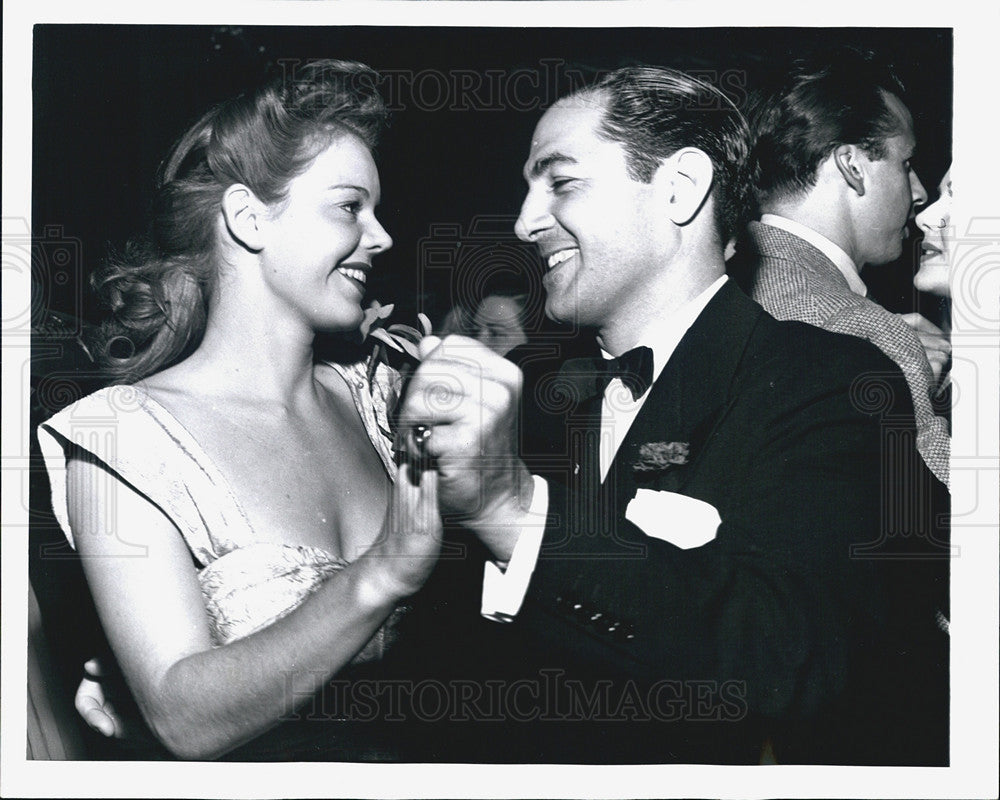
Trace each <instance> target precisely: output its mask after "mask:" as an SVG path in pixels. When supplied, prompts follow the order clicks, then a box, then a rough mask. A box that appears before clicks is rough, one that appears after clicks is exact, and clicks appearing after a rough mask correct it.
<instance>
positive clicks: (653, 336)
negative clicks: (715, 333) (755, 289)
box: [601, 275, 727, 383]
mask: <svg viewBox="0 0 1000 800" xmlns="http://www.w3.org/2000/svg"><path fill="white" fill-rule="evenodd" d="M726 280H727V278H726V276H725V275H720V276H719V277H718V278H717V279H716V280H715V281H714V282H713V283H712V285H711V286H709V287H708V288H707V289H705V290H704V291H703V292H702V293H701V294H699V295H698V296H697V297H694V298H693V299H691V300H689V301H688V302H687V303H685V304H684V305H683V306H681V307H680V308H678V309H677V310H676V311H674V312H673V313H671V314H668V315H666V316H660V317H656V318H654V319H652V320H650V321H649V322H647V323H646V325H645V327H643V329H642V330H641V331H640V333H639V338H638V339H637V340H636V343H635V346H636V347H638V346H640V345H646V346H647V347H649V348H651V349H652V351H653V382H654V383H655V382H656V379H657V378H658V377H659V375H660V373H661V372H662V371H663V368H664V367H665V366H666V365H667V361H669V360H670V356H672V355H673V353H674V350H675V349H676V348H677V344H678V343H679V342H680V340H681V339H683V338H684V334H685V333H687V331H688V328H690V327H691V326H692V325H693V324H694V321H695V320H696V319H698V317H699V316H700V314H701V312H702V311H704V310H705V306H707V305H708V303H709V301H710V300H711V299H712V298H713V297H715V295H716V294H717V293H718V291H719V289H721V288H722V287H723V286H724V285H725V283H726ZM601 355H602V356H603V357H604V358H611V357H612V356H611V354H610V353H608V352H606V351H604V350H603V349H602V350H601Z"/></svg>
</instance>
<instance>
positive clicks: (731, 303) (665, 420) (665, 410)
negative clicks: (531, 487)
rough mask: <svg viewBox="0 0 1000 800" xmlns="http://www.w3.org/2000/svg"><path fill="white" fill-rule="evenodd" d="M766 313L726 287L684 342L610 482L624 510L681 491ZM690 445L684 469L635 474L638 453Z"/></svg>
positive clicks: (629, 437)
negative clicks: (642, 495) (649, 491)
mask: <svg viewBox="0 0 1000 800" xmlns="http://www.w3.org/2000/svg"><path fill="white" fill-rule="evenodd" d="M762 313H763V311H762V309H761V308H760V306H758V305H757V304H756V303H754V302H753V301H752V300H750V299H749V298H748V297H747V296H746V295H745V294H743V292H742V291H740V289H739V288H738V287H737V286H736V285H735V283H734V282H733V281H731V280H730V281H727V282H726V284H725V285H724V286H723V287H722V288H721V289H720V290H719V291H718V293H717V294H716V295H715V297H713V298H712V300H711V301H710V302H709V303H708V305H707V306H706V307H705V310H704V311H703V312H702V313H701V315H700V316H699V317H698V319H696V320H695V322H694V324H693V325H692V326H691V328H690V329H689V330H688V332H687V334H686V335H685V336H684V338H683V339H681V341H680V343H679V344H678V345H677V348H676V349H675V350H674V353H673V355H671V357H670V360H669V361H668V362H667V364H666V366H665V367H664V368H663V372H661V373H660V376H659V379H658V380H657V381H656V382H655V383H654V384H653V388H652V389H651V390H650V394H649V397H648V398H646V402H645V403H644V404H643V407H642V409H641V411H640V412H639V415H638V416H637V417H636V419H635V421H634V423H633V424H632V427H631V428H630V429H629V432H628V434H627V435H626V438H625V441H624V442H623V443H622V446H621V448H620V449H619V450H618V453H617V455H616V457H615V460H614V463H613V464H612V467H611V470H610V472H609V476H611V475H613V476H615V482H616V484H617V491H616V495H617V497H618V499H619V508H622V507H623V505H621V503H627V502H628V500H629V499H631V498H632V497H634V496H635V492H636V489H637V488H639V487H640V486H646V485H655V486H656V488H657V489H661V490H666V491H675V492H681V491H683V488H684V485H685V484H686V482H687V481H688V480H689V479H690V477H691V475H692V474H694V473H695V471H696V470H697V467H698V461H699V458H700V456H701V453H702V452H703V451H704V449H705V446H706V444H707V443H708V441H709V440H710V438H711V436H712V432H713V431H714V430H715V428H716V426H717V425H718V424H719V422H721V420H722V419H723V418H724V417H725V414H726V411H727V410H728V407H729V405H730V404H731V402H732V395H733V392H732V383H733V377H734V374H735V372H736V369H737V366H738V365H739V362H740V360H741V359H742V357H743V352H744V350H745V348H746V345H747V341H748V339H749V337H750V334H751V332H752V330H753V327H754V325H756V323H757V320H758V319H759V317H760V315H761V314H762ZM661 442H662V443H671V442H678V443H681V442H682V443H686V444H687V445H688V456H687V462H686V463H685V464H680V465H678V464H674V465H670V466H668V467H666V468H665V469H663V470H661V471H653V472H637V471H636V470H635V469H634V465H635V464H636V463H637V461H638V460H639V457H640V455H639V454H640V448H641V446H642V445H643V444H649V443H661Z"/></svg>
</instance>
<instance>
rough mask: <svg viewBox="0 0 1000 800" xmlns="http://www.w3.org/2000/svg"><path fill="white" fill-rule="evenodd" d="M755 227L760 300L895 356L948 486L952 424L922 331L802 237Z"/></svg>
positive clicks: (920, 438)
mask: <svg viewBox="0 0 1000 800" xmlns="http://www.w3.org/2000/svg"><path fill="white" fill-rule="evenodd" d="M747 233H748V241H749V244H750V247H751V250H752V258H753V259H754V260H755V261H756V264H755V265H754V266H755V269H753V270H752V272H753V274H752V277H751V282H750V293H751V296H752V297H753V299H754V300H756V301H757V302H758V303H760V304H761V305H762V306H764V308H765V309H766V310H767V311H768V312H769V313H770V314H771V315H772V316H774V317H776V318H777V319H783V320H792V319H794V320H800V321H802V322H808V323H809V324H810V325H815V326H817V327H820V328H824V329H826V330H828V331H833V332H834V333H846V334H849V335H851V336H858V337H860V338H862V339H867V340H868V341H869V342H871V343H872V344H874V345H875V346H876V347H878V348H879V350H881V351H882V352H883V353H885V354H886V355H887V356H888V357H889V358H891V359H892V360H893V361H894V362H895V363H896V365H897V366H898V367H899V368H900V369H901V370H902V372H903V375H905V376H906V382H907V384H908V385H909V387H910V394H911V395H912V400H913V409H914V418H915V420H916V425H917V449H918V450H919V452H920V455H921V456H922V457H923V459H924V461H925V462H926V463H927V466H928V467H930V468H931V471H933V473H934V474H935V475H936V476H937V477H938V479H939V480H941V481H942V482H943V483H944V484H946V485H947V484H948V482H949V458H950V453H951V441H950V436H949V426H948V422H947V420H946V419H944V418H943V417H939V416H937V415H936V414H935V413H934V407H933V406H932V404H931V387H932V386H933V383H934V378H933V373H932V371H931V367H930V364H929V362H928V361H927V354H926V353H925V351H924V348H923V345H922V344H921V343H920V339H919V338H918V336H917V334H916V333H915V332H914V331H913V329H912V328H911V327H910V326H909V325H907V324H906V323H905V322H904V321H903V320H902V319H900V318H899V317H898V316H897V315H896V314H893V313H891V312H889V311H887V310H886V309H884V308H882V306H880V305H878V304H877V303H874V302H872V301H871V300H869V299H868V298H865V297H861V296H859V295H857V294H854V293H853V292H852V291H851V290H850V287H849V286H848V285H847V281H846V280H845V279H844V276H843V275H842V274H841V273H840V271H839V270H838V269H837V267H836V266H835V265H834V263H833V262H832V261H830V259H828V258H827V257H826V256H825V255H823V254H822V253H821V252H820V251H819V250H817V249H816V248H815V247H813V246H812V245H811V244H809V243H808V242H806V241H804V240H802V239H800V238H799V237H798V236H795V235H794V234H791V233H788V232H787V231H783V230H781V229H780V228H776V227H773V226H771V225H764V224H762V223H759V222H751V223H750V226H749V229H748V231H747Z"/></svg>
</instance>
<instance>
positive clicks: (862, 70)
mask: <svg viewBox="0 0 1000 800" xmlns="http://www.w3.org/2000/svg"><path fill="white" fill-rule="evenodd" d="M890 94H892V95H896V96H897V97H898V98H899V99H900V100H902V99H903V85H902V83H901V82H900V81H899V79H898V78H897V77H896V75H895V73H894V72H893V71H892V67H891V66H889V65H888V64H886V63H883V62H880V61H879V60H878V59H877V58H876V57H875V56H874V54H872V53H870V52H861V51H858V50H855V49H853V48H844V49H841V50H839V51H837V52H836V53H833V54H827V55H824V56H819V57H813V58H810V59H801V60H798V61H796V62H794V63H793V66H792V68H791V70H790V71H789V72H788V73H787V74H786V75H785V77H784V78H783V80H781V81H779V82H778V84H777V85H776V86H774V87H772V88H771V89H769V90H764V91H761V92H759V93H758V95H757V97H756V98H755V101H754V103H753V109H752V111H751V112H750V114H749V117H750V127H751V131H752V134H753V137H754V144H753V147H752V148H751V151H750V171H751V177H752V180H753V185H754V192H755V194H756V196H757V201H758V203H761V202H764V201H766V200H769V199H773V198H779V197H786V196H790V195H796V194H799V193H801V192H804V191H807V190H808V189H810V188H812V186H814V185H815V183H816V174H817V170H818V168H819V165H820V164H821V163H822V162H823V161H824V160H825V159H826V158H827V157H828V156H829V155H830V153H831V152H832V151H833V150H834V148H836V147H838V146H840V145H842V144H853V145H857V146H859V147H861V148H862V150H864V152H865V153H867V154H868V156H869V157H871V158H872V159H874V160H878V159H880V158H884V157H885V152H886V150H885V146H886V139H888V138H889V137H891V136H894V135H895V134H897V133H899V132H900V123H899V118H898V116H897V115H896V113H895V112H894V111H893V109H892V108H890V107H889V105H888V102H887V96H888V95H890Z"/></svg>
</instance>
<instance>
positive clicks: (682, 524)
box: [625, 489, 722, 550]
mask: <svg viewBox="0 0 1000 800" xmlns="http://www.w3.org/2000/svg"><path fill="white" fill-rule="evenodd" d="M625 519H627V520H628V521H629V522H632V523H634V524H635V525H636V526H638V527H639V528H640V529H641V530H642V532H643V533H645V534H646V535H647V536H651V537H653V538H654V539H662V540H663V541H664V542H670V544H672V545H675V546H676V547H679V548H681V549H682V550H690V549H691V548H692V547H701V546H702V545H704V544H708V543H709V542H710V541H712V539H714V538H715V534H716V531H717V530H718V528H719V524H720V523H721V522H722V518H721V517H720V516H719V512H718V511H717V510H716V508H715V506H713V505H712V504H711V503H706V502H705V501H704V500H696V499H695V498H693V497H688V496H687V495H684V494H677V493H676V492H659V491H656V490H655V489H639V490H638V491H637V492H636V495H635V497H634V498H632V500H631V502H629V504H628V508H626V509H625Z"/></svg>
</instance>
